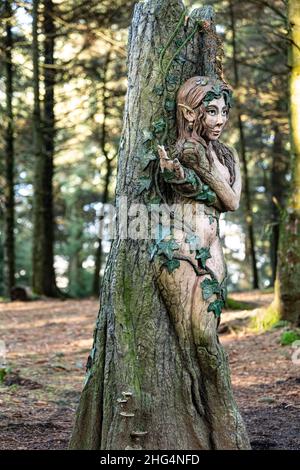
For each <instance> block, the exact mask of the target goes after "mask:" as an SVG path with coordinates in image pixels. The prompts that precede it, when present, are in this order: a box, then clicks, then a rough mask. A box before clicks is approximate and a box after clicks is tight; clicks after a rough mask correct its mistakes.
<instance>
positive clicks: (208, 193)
mask: <svg viewBox="0 0 300 470" xmlns="http://www.w3.org/2000/svg"><path fill="white" fill-rule="evenodd" d="M195 199H196V201H201V202H206V204H207V205H208V206H209V205H211V204H213V203H214V202H216V199H217V196H216V193H215V192H214V191H213V190H212V189H210V187H209V186H208V185H207V184H204V185H203V186H202V189H201V191H200V192H199V194H198V195H197V196H196V197H195Z"/></svg>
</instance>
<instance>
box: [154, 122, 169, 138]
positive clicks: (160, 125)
mask: <svg viewBox="0 0 300 470" xmlns="http://www.w3.org/2000/svg"><path fill="white" fill-rule="evenodd" d="M165 128H166V122H165V120H164V119H163V118H160V119H158V120H157V121H154V122H153V123H152V130H153V133H154V135H155V136H156V135H159V134H162V133H163V132H164V130H165Z"/></svg>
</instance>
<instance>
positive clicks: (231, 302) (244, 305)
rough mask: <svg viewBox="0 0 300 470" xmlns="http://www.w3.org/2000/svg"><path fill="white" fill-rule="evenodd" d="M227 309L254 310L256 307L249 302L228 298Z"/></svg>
mask: <svg viewBox="0 0 300 470" xmlns="http://www.w3.org/2000/svg"><path fill="white" fill-rule="evenodd" d="M226 308H228V309H230V310H253V308H254V306H253V304H250V303H248V302H244V301H242V300H235V299H233V298H232V297H228V299H227V300H226Z"/></svg>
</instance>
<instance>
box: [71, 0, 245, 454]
mask: <svg viewBox="0 0 300 470" xmlns="http://www.w3.org/2000/svg"><path fill="white" fill-rule="evenodd" d="M213 16H214V15H213V10H212V8H211V7H203V8H202V9H195V10H193V11H192V12H191V14H190V15H188V14H187V11H186V10H185V8H184V5H183V4H182V2H181V0H145V1H143V2H141V3H138V4H137V5H136V7H135V11H134V16H133V21H132V26H131V30H130V35H129V45H128V59H129V61H128V91H127V96H126V106H125V110H124V126H123V132H122V137H121V142H120V149H119V155H118V159H119V160H118V162H119V163H118V176H117V188H116V206H117V209H118V210H119V209H120V207H121V204H122V200H123V198H126V201H127V204H128V208H129V207H132V205H133V204H135V203H139V204H140V205H139V208H140V209H139V210H140V211H143V210H145V211H146V214H147V216H148V213H147V211H148V210H149V214H150V212H151V216H152V213H153V212H154V213H155V214H156V215H155V217H154V221H155V223H156V221H157V225H156V226H155V236H154V237H153V236H151V237H150V239H149V237H148V238H146V237H145V239H142V238H141V237H139V238H134V237H130V236H127V237H126V236H124V233H123V232H122V231H120V227H121V226H122V224H121V219H122V220H124V219H125V221H128V222H129V223H130V222H131V221H132V213H130V211H128V212H126V210H125V209H123V208H121V210H120V211H119V212H118V216H117V224H116V238H115V240H114V241H113V243H112V247H111V250H110V254H109V258H108V261H107V266H106V270H105V274H104V278H103V282H102V289H101V301H100V311H99V316H98V318H97V322H96V328H95V332H94V343H93V348H92V351H91V354H90V356H89V360H88V363H87V376H86V381H85V385H84V388H83V391H82V394H81V398H80V403H79V407H78V410H77V415H76V422H75V426H74V430H73V435H72V438H71V442H70V447H71V448H73V449H128V450H129V449H170V450H172V449H248V448H249V447H250V444H249V440H248V436H247V432H246V429H245V426H244V423H243V420H242V417H241V415H240V413H239V411H238V409H237V406H236V403H235V400H234V398H233V394H232V388H231V383H230V373H229V367H228V359H227V356H226V354H225V352H224V350H223V348H222V346H221V345H220V342H219V339H218V335H217V325H218V322H219V319H220V314H221V309H222V307H223V306H224V299H225V296H226V268H225V262H224V258H223V253H222V248H221V243H220V237H219V215H220V213H221V212H226V211H233V210H236V209H237V207H238V204H239V199H240V191H241V180H240V171H239V162H238V157H237V155H236V152H235V151H234V149H232V148H230V147H228V146H227V145H225V144H223V143H221V142H220V141H219V137H220V135H221V132H222V130H223V128H224V126H225V124H226V121H227V119H228V113H229V108H230V98H231V89H230V87H229V85H228V84H226V83H225V82H224V81H223V80H222V79H220V78H219V77H221V76H222V73H221V70H220V67H219V60H218V40H217V37H216V34H215V30H214V26H213ZM153 206H157V207H158V212H155V210H154V211H151V208H152V207H153ZM160 210H163V211H164V212H165V213H166V214H167V216H168V219H169V220H170V226H169V227H166V226H165V225H164V223H163V221H162V219H161V218H160V216H159V211H160ZM182 214H184V217H183V218H182ZM142 225H145V226H146V225H147V223H146V222H145V224H142ZM141 228H142V229H144V228H145V227H144V226H142V227H141Z"/></svg>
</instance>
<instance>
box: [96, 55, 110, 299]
mask: <svg viewBox="0 0 300 470" xmlns="http://www.w3.org/2000/svg"><path fill="white" fill-rule="evenodd" d="M110 56H111V52H110V51H108V53H107V54H106V58H105V63H104V71H103V75H104V76H103V90H102V112H103V122H102V129H101V138H100V144H101V150H102V153H103V155H104V157H105V167H106V169H105V171H106V173H105V181H104V189H103V194H102V198H101V202H102V204H107V203H108V197H109V185H110V181H111V175H112V161H111V159H110V157H109V155H108V151H107V143H108V142H107V140H108V139H107V130H106V122H107V118H108V112H109V108H108V95H107V82H108V68H109V63H110ZM102 216H103V214H102ZM102 216H101V217H100V218H99V223H100V228H101V227H103V221H102ZM101 232H102V231H101ZM98 235H99V240H98V246H97V249H96V253H95V271H94V279H93V295H95V296H99V291H100V270H101V265H102V233H99V234H98Z"/></svg>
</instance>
